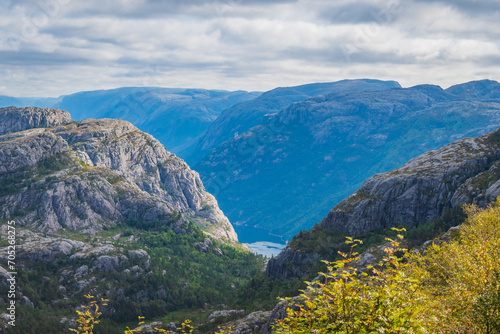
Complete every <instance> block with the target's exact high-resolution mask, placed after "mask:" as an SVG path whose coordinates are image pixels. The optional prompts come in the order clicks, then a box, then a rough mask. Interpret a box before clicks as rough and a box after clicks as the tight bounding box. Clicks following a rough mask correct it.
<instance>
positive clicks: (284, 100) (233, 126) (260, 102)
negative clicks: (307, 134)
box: [183, 79, 401, 163]
mask: <svg viewBox="0 0 500 334" xmlns="http://www.w3.org/2000/svg"><path fill="white" fill-rule="evenodd" d="M394 87H397V88H400V87H401V86H400V85H399V83H397V82H395V81H381V80H372V79H358V80H341V81H336V82H328V83H312V84H306V85H300V86H293V87H279V88H275V89H272V90H270V91H267V92H265V93H263V94H262V95H260V96H258V97H257V98H255V99H253V100H250V101H247V102H242V103H239V104H236V105H234V106H232V107H231V108H228V109H226V110H224V111H223V112H222V113H221V115H220V116H219V117H218V118H217V119H216V120H215V121H214V122H213V123H212V124H211V125H210V128H209V129H208V130H207V132H206V133H205V134H204V135H203V136H202V137H201V138H200V139H199V141H198V143H196V144H194V145H192V147H189V148H188V149H187V150H186V151H185V152H183V155H184V156H186V159H187V161H188V162H189V163H195V162H198V161H199V160H200V159H201V158H202V157H203V156H204V155H206V154H207V153H208V152H209V151H210V150H211V149H212V148H214V147H216V146H217V145H219V144H221V143H223V142H224V141H226V140H229V139H231V138H232V137H234V136H235V135H237V134H242V133H244V132H246V131H248V130H249V129H250V128H252V127H254V126H257V125H260V124H261V123H262V121H263V119H264V117H265V116H266V115H271V114H273V113H277V112H279V111H280V110H281V109H283V108H285V107H288V106H289V105H291V104H292V103H295V102H300V101H303V100H306V99H308V98H311V97H313V96H318V95H325V94H330V93H333V92H340V91H346V90H378V89H385V88H394Z"/></svg>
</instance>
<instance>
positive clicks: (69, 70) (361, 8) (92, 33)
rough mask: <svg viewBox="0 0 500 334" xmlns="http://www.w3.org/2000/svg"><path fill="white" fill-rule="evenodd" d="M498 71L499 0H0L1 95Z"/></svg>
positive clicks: (492, 75) (402, 79) (497, 75)
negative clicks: (126, 87) (127, 87)
mask: <svg viewBox="0 0 500 334" xmlns="http://www.w3.org/2000/svg"><path fill="white" fill-rule="evenodd" d="M349 78H374V79H390V80H396V81H398V82H399V83H401V85H402V86H404V87H408V86H412V85H416V84H420V83H432V84H438V85H441V86H443V87H444V88H446V87H448V86H450V85H453V84H456V83H461V82H466V81H471V80H477V79H483V78H487V79H493V80H497V81H499V80H500V1H496V0H495V1H491V0H477V1H473V0H470V1H466V0H442V1H430V0H408V1H405V0H399V1H398V0H365V1H348V0H335V1H334V0H297V1H294V0H199V1H195V0H85V1H83V0H0V79H1V80H0V95H11V96H45V97H48V96H59V95H63V94H70V93H74V92H77V91H82V90H95V89H108V88H116V87H122V86H161V87H186V88H207V89H227V90H237V89H243V90H256V91H257V90H258V91H265V90H269V89H272V88H274V87H277V86H293V85H298V84H304V83H311V82H327V81H337V80H341V79H349Z"/></svg>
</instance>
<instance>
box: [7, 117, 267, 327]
mask: <svg viewBox="0 0 500 334" xmlns="http://www.w3.org/2000/svg"><path fill="white" fill-rule="evenodd" d="M7 121H8V122H10V124H12V126H14V125H15V126H17V127H18V128H19V129H24V130H22V131H18V132H13V133H12V132H9V131H4V132H7V133H5V134H3V135H0V159H1V160H2V164H1V165H0V205H1V208H2V209H1V210H0V223H1V225H2V235H1V239H0V261H2V262H3V265H2V267H3V268H5V265H6V264H7V260H8V259H9V254H10V253H9V249H10V248H9V247H8V246H9V245H11V244H12V243H11V238H8V235H11V234H10V233H8V230H12V227H13V226H14V225H12V224H13V222H15V226H14V227H15V231H16V241H15V242H16V261H15V266H16V267H15V269H16V271H17V275H16V282H17V286H18V289H17V294H16V300H17V301H19V303H20V304H21V305H22V306H23V307H24V308H19V310H18V317H19V318H20V319H22V321H21V320H20V321H19V324H18V326H17V327H16V328H15V330H14V331H12V332H13V333H26V332H28V329H29V328H35V327H33V326H37V327H36V328H37V330H39V331H40V332H46V333H49V332H54V333H55V332H57V333H62V332H65V331H67V328H66V327H67V326H68V325H69V324H70V323H71V322H72V321H73V320H71V319H69V320H68V319H67V318H66V320H67V321H66V320H64V321H62V322H61V318H62V317H63V315H65V316H69V317H73V316H74V313H73V312H71V308H73V307H76V306H77V305H80V304H81V302H82V296H83V294H86V293H92V294H94V295H96V296H99V297H103V298H108V299H110V300H111V302H110V305H109V307H107V308H103V312H104V314H105V316H106V317H107V318H112V319H114V321H117V322H125V321H130V319H136V318H137V316H138V315H147V316H148V317H149V318H153V317H156V316H164V315H165V314H167V313H168V312H172V311H176V310H179V309H183V308H192V307H195V308H200V309H201V308H203V307H207V306H210V307H215V306H216V305H219V304H224V303H227V302H228V301H229V300H230V299H231V298H234V294H235V290H236V288H237V287H238V286H239V285H240V284H243V283H244V282H246V281H247V280H249V279H250V278H251V277H253V276H254V275H256V274H257V273H258V272H259V271H261V270H262V268H263V260H262V258H260V257H257V256H255V255H253V254H252V253H250V252H248V251H247V250H246V249H245V248H244V247H242V246H241V245H240V244H238V243H237V236H236V234H235V232H234V229H233V228H232V226H231V224H230V223H229V221H228V220H227V218H226V217H225V216H224V214H223V213H222V212H221V211H220V209H219V208H218V205H217V202H216V201H215V199H214V197H213V196H212V195H210V194H209V193H207V192H206V191H205V189H204V187H203V184H202V183H201V181H200V179H199V176H198V174H197V173H196V172H193V171H192V170H190V169H189V167H188V166H187V165H186V163H185V162H184V161H182V160H181V159H179V158H177V157H176V156H175V155H173V154H172V153H170V152H168V151H166V150H165V148H164V147H163V146H162V145H161V144H160V143H159V142H158V141H157V140H156V139H154V138H153V137H152V136H151V135H148V134H145V133H143V132H141V131H139V130H138V129H137V128H136V127H134V126H133V125H132V124H130V123H129V122H125V121H120V120H111V119H102V120H85V121H80V122H73V121H72V120H71V118H69V114H68V113H67V112H66V111H61V110H58V109H41V108H4V109H0V124H4V123H5V122H7ZM43 125H45V126H49V127H40V126H43ZM9 222H10V223H9ZM9 226H10V227H9ZM11 271H12V270H11ZM10 278H11V275H10V274H9V273H8V272H7V271H6V270H5V269H0V292H1V293H2V295H3V296H7V289H8V287H9V284H8V282H7V279H10ZM200 287H203V289H201V288H200ZM2 317H4V315H3V314H2V315H0V318H2ZM34 319H38V320H34ZM50 319H56V320H50ZM41 324H50V326H49V328H51V329H49V330H47V329H42V328H45V327H42V325H41ZM38 326H40V327H38ZM9 332H10V331H9Z"/></svg>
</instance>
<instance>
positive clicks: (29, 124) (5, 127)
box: [0, 107, 72, 135]
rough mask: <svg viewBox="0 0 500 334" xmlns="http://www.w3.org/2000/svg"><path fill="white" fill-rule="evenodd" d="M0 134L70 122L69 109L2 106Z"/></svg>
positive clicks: (0, 110)
mask: <svg viewBox="0 0 500 334" xmlns="http://www.w3.org/2000/svg"><path fill="white" fill-rule="evenodd" d="M0 120H1V121H0V135H3V134H6V133H10V132H18V131H23V130H27V129H33V128H51V127H53V126H57V125H61V124H68V123H70V122H71V121H72V120H71V116H70V115H69V113H68V112H67V111H64V110H59V109H50V108H36V107H25V108H17V107H6V108H0Z"/></svg>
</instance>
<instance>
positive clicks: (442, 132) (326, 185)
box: [194, 80, 500, 242]
mask: <svg viewBox="0 0 500 334" xmlns="http://www.w3.org/2000/svg"><path fill="white" fill-rule="evenodd" d="M499 87H500V84H499V83H497V82H495V81H488V80H484V81H477V82H470V83H466V84H461V85H457V86H453V87H450V88H448V89H446V90H444V89H442V88H441V87H438V86H432V85H420V86H415V87H411V88H386V89H378V90H352V89H351V90H346V91H341V92H334V93H331V94H326V95H320V96H316V97H312V98H309V99H306V100H304V101H301V102H297V103H293V104H292V105H290V106H288V107H286V108H284V109H282V110H281V111H279V112H278V113H275V114H271V115H268V116H267V117H265V118H264V119H263V120H262V122H261V124H260V125H258V126H255V127H253V128H251V129H250V130H248V131H246V132H244V133H240V134H238V135H237V136H233V138H231V139H229V140H227V141H225V142H223V143H222V144H220V145H219V146H217V147H215V148H214V149H212V151H211V152H210V153H209V154H208V155H207V156H205V157H204V158H203V159H202V160H201V161H200V162H198V163H197V164H195V165H194V169H195V170H197V171H198V172H199V173H200V175H201V178H202V180H203V182H204V184H205V185H206V187H207V189H209V191H210V192H211V193H213V194H214V195H215V196H216V197H217V199H218V201H219V204H220V205H221V208H222V210H223V211H224V212H225V214H226V215H227V216H228V217H229V220H230V221H231V222H232V223H233V224H234V225H235V228H236V230H237V231H238V229H239V228H240V227H239V225H240V226H241V228H246V226H250V227H255V228H262V229H265V230H268V231H270V232H271V233H273V234H276V235H281V236H283V239H289V238H291V237H292V236H293V235H295V234H296V233H298V232H299V231H300V230H303V229H308V228H311V227H312V226H313V225H314V224H315V223H316V222H318V221H320V220H321V219H322V217H323V216H324V215H325V214H326V213H327V212H328V210H329V209H330V208H331V207H333V206H335V205H336V204H337V203H338V202H339V201H341V200H342V199H343V198H345V197H347V196H348V195H349V194H351V193H352V192H353V191H355V190H356V189H357V188H358V187H359V186H360V185H361V183H362V182H363V181H364V180H365V179H366V178H368V177H370V176H372V175H374V174H376V173H380V172H386V171H389V170H392V169H394V168H398V167H400V166H402V165H403V164H404V163H405V162H406V161H408V160H409V159H411V158H414V157H415V156H417V155H419V154H422V153H424V152H426V151H429V150H432V149H437V148H439V147H441V146H443V145H446V144H448V143H450V142H452V141H454V140H457V139H460V138H464V137H473V136H478V135H482V134H485V133H487V132H490V131H492V130H494V129H496V128H498V127H500V93H499V92H500V90H499ZM247 103H248V102H247ZM233 108H234V107H233ZM214 124H216V123H215V122H214ZM212 126H213V125H212ZM256 234H257V235H249V236H247V238H246V239H245V236H244V235H242V236H241V238H242V240H243V241H245V242H253V241H256V240H257V238H259V237H260V235H262V233H256ZM259 234H260V235H259Z"/></svg>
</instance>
